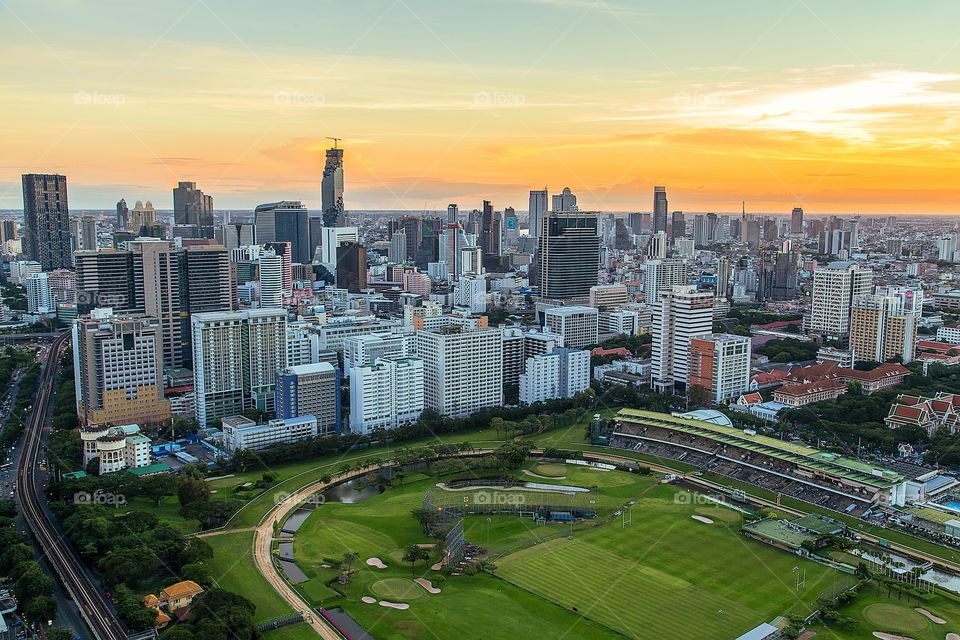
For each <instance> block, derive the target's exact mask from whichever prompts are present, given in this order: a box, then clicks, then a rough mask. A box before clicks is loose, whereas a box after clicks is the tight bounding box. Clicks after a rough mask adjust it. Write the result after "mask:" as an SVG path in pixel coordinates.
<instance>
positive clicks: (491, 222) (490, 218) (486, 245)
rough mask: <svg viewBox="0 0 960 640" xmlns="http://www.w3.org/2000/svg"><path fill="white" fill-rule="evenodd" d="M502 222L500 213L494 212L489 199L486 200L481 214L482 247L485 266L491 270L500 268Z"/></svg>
mask: <svg viewBox="0 0 960 640" xmlns="http://www.w3.org/2000/svg"><path fill="white" fill-rule="evenodd" d="M502 224H503V221H502V219H501V217H500V214H498V213H494V211H493V205H492V204H491V203H490V201H489V200H484V201H483V212H482V213H481V215H480V249H481V251H482V253H483V266H484V268H486V269H488V270H491V271H499V269H500V254H501V242H502V238H501V235H502Z"/></svg>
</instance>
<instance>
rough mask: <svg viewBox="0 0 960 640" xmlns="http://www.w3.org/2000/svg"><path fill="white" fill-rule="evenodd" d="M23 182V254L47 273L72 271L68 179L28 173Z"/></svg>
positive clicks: (52, 175)
mask: <svg viewBox="0 0 960 640" xmlns="http://www.w3.org/2000/svg"><path fill="white" fill-rule="evenodd" d="M22 179H23V222H24V236H25V237H24V243H23V252H24V254H26V256H27V258H28V259H30V260H35V261H37V262H39V263H40V266H41V267H42V268H43V270H44V271H53V270H54V269H69V268H71V267H72V266H73V257H72V256H71V253H70V208H69V206H68V204H67V178H66V176H61V175H56V174H37V173H28V174H24V175H23V178H22Z"/></svg>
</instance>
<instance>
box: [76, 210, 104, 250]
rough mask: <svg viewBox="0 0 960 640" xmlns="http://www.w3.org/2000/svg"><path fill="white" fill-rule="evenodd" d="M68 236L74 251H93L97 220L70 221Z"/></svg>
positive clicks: (95, 242) (79, 219)
mask: <svg viewBox="0 0 960 640" xmlns="http://www.w3.org/2000/svg"><path fill="white" fill-rule="evenodd" d="M70 235H71V240H72V241H73V249H74V251H93V250H94V249H96V248H97V219H96V218H91V217H90V216H83V217H82V218H74V219H73V220H71V221H70Z"/></svg>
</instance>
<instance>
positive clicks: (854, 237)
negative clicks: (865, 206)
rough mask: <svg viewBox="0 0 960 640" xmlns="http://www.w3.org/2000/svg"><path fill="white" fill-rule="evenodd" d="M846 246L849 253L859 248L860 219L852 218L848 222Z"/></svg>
mask: <svg viewBox="0 0 960 640" xmlns="http://www.w3.org/2000/svg"><path fill="white" fill-rule="evenodd" d="M847 246H848V247H849V248H850V250H851V251H855V250H856V249H859V248H860V219H859V218H854V219H853V220H851V221H850V241H849V242H848V243H847Z"/></svg>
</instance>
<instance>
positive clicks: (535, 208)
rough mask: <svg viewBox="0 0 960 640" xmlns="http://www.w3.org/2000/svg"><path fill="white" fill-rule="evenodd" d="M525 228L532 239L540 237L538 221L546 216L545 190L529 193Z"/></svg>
mask: <svg viewBox="0 0 960 640" xmlns="http://www.w3.org/2000/svg"><path fill="white" fill-rule="evenodd" d="M527 211H528V214H529V215H528V218H527V226H528V227H529V230H530V235H531V236H532V237H534V238H536V237H537V236H539V235H540V229H541V224H540V221H541V220H543V217H544V216H545V215H547V188H546V187H544V188H543V189H540V190H532V189H531V191H530V204H529V205H528V206H527Z"/></svg>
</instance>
